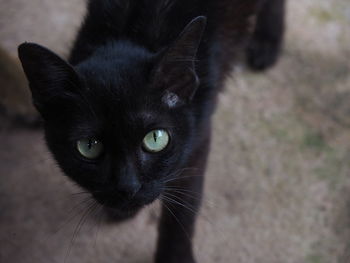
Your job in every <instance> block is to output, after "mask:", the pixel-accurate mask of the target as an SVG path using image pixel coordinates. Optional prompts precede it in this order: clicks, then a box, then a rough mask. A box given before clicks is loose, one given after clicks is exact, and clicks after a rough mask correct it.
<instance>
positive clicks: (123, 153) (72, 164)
mask: <svg viewBox="0 0 350 263" xmlns="http://www.w3.org/2000/svg"><path fill="white" fill-rule="evenodd" d="M204 27H205V18H203V17H198V18H196V19H194V20H193V21H192V22H191V23H190V24H189V25H188V26H187V27H186V28H185V29H184V31H183V32H182V33H181V34H180V36H179V37H178V38H177V40H176V41H175V42H174V43H173V44H172V45H170V47H168V48H167V49H166V50H162V51H161V52H159V53H157V54H154V53H152V52H150V51H147V50H146V49H145V48H142V47H140V46H137V45H136V44H133V43H131V42H128V41H119V42H111V43H109V44H106V45H105V46H103V47H100V48H99V49H97V50H96V51H95V53H94V54H93V55H92V56H91V57H90V58H88V59H87V60H85V61H83V62H81V63H80V64H78V65H76V66H74V67H73V66H71V65H70V64H68V63H67V62H65V61H64V60H63V59H61V58H60V57H59V56H57V55H56V54H54V53H53V52H51V51H50V50H48V49H46V48H44V47H42V46H39V45H37V44H31V43H24V44H22V45H20V46H19V58H20V60H21V62H22V65H23V68H24V71H25V73H26V76H27V78H28V80H29V85H30V89H31V91H32V97H33V103H34V105H35V106H36V108H37V109H38V111H39V112H40V113H41V115H42V117H43V119H44V127H45V134H46V141H47V144H48V146H49V149H50V150H51V152H52V153H53V155H54V157H55V159H56V160H57V162H58V164H59V166H60V167H61V168H62V170H63V171H64V173H65V174H66V175H67V176H69V177H70V178H72V179H73V180H74V181H75V182H77V183H78V184H79V185H80V186H82V187H84V188H85V189H87V190H88V191H90V192H91V193H92V195H93V196H94V197H95V199H96V200H97V201H99V202H100V203H101V204H103V205H105V206H107V207H111V208H113V209H115V210H116V211H118V212H120V213H124V212H125V213H129V212H130V211H134V210H137V209H138V208H140V207H142V206H144V205H146V204H148V203H150V202H152V201H153V200H155V199H156V198H157V197H158V196H159V195H160V194H161V193H162V191H163V190H164V186H165V183H166V182H167V180H170V179H171V178H172V177H174V176H176V175H177V173H178V171H180V170H181V169H182V168H184V166H185V165H186V162H187V161H188V158H189V156H190V154H191V151H192V147H191V146H192V145H193V144H194V143H195V141H196V133H197V132H198V131H196V130H195V129H193V126H194V125H195V124H194V119H195V116H194V114H195V112H194V109H193V105H192V98H193V97H194V94H195V92H196V89H197V87H198V85H199V80H198V77H197V75H196V72H195V68H194V60H195V57H196V52H197V49H198V46H199V44H200V41H201V36H202V33H203V30H204Z"/></svg>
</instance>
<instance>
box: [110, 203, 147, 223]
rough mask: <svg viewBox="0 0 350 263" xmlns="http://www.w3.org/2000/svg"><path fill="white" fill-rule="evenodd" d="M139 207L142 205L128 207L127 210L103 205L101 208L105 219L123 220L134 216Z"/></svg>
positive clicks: (111, 220) (112, 220)
mask: <svg viewBox="0 0 350 263" xmlns="http://www.w3.org/2000/svg"><path fill="white" fill-rule="evenodd" d="M141 209H142V207H138V208H133V209H128V210H121V209H118V208H113V207H108V206H104V209H103V210H104V214H105V216H106V221H109V222H122V221H124V220H128V219H130V218H132V217H134V216H135V215H136V214H137V213H138V212H139V211H140V210H141Z"/></svg>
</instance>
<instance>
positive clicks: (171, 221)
mask: <svg viewBox="0 0 350 263" xmlns="http://www.w3.org/2000/svg"><path fill="white" fill-rule="evenodd" d="M208 147H209V139H207V140H205V141H204V142H203V143H202V145H201V147H198V149H197V150H196V152H195V153H194V154H193V156H192V160H191V161H190V162H189V164H188V167H187V168H184V170H183V171H184V172H183V173H181V175H180V176H178V178H177V179H174V180H173V181H171V182H169V184H168V185H167V188H166V189H167V190H166V191H165V192H164V194H163V197H162V216H161V220H160V223H159V236H158V243H157V251H156V258H155V262H156V263H195V262H196V261H195V258H194V255H193V249H192V238H193V234H194V228H195V221H196V216H197V212H198V210H199V207H200V203H201V195H202V190H203V181H204V177H203V175H204V171H205V166H206V161H207V155H208Z"/></svg>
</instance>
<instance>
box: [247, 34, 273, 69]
mask: <svg viewBox="0 0 350 263" xmlns="http://www.w3.org/2000/svg"><path fill="white" fill-rule="evenodd" d="M279 53H280V43H278V42H276V41H271V40H269V39H252V41H251V42H250V43H249V45H248V47H247V49H246V56H247V63H248V65H249V67H250V68H251V69H253V70H257V71H261V70H265V69H267V68H269V67H271V66H273V65H274V64H275V63H276V61H277V59H278V56H279Z"/></svg>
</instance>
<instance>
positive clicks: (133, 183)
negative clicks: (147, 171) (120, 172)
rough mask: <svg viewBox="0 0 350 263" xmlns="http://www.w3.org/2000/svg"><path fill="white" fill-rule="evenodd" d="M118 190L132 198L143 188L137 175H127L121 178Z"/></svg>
mask: <svg viewBox="0 0 350 263" xmlns="http://www.w3.org/2000/svg"><path fill="white" fill-rule="evenodd" d="M120 179H121V180H120V181H119V183H118V186H117V190H118V192H119V194H121V195H122V196H124V197H126V198H128V199H131V198H133V197H134V196H135V194H136V193H137V192H138V191H139V190H140V189H141V186H142V185H141V183H140V181H139V179H138V178H137V176H135V175H127V176H123V177H122V178H120Z"/></svg>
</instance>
